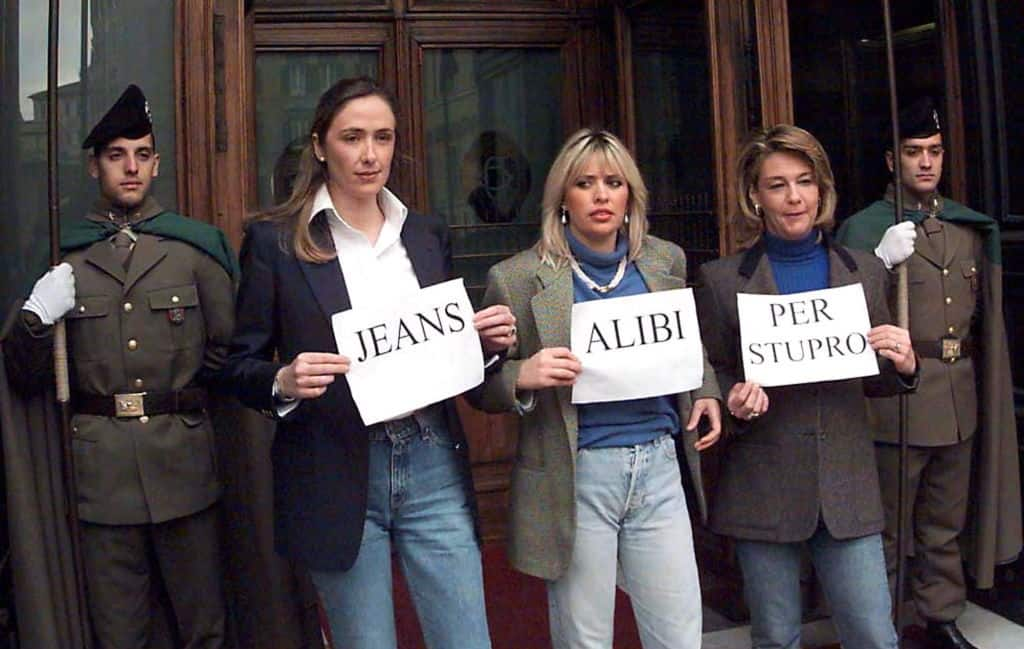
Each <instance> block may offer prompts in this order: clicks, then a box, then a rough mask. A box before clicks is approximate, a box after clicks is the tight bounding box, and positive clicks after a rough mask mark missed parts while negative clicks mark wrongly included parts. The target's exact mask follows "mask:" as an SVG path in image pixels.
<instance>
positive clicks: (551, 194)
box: [535, 128, 648, 268]
mask: <svg viewBox="0 0 1024 649" xmlns="http://www.w3.org/2000/svg"><path fill="white" fill-rule="evenodd" d="M593 156H600V158H599V159H600V161H601V162H602V163H604V164H605V165H606V166H607V167H608V168H609V169H611V170H614V171H615V172H617V173H619V174H621V175H622V177H623V178H624V179H625V181H626V185H628V186H629V202H628V204H627V205H626V214H628V215H629V223H628V224H626V225H625V226H623V228H622V229H621V230H620V232H621V233H622V234H623V235H625V236H626V238H627V240H628V241H629V253H628V257H629V259H630V260H633V259H635V258H636V257H637V255H639V254H640V248H641V247H642V246H643V241H644V235H646V234H647V227H648V226H647V186H646V185H645V184H644V179H643V178H642V177H641V176H640V170H639V169H638V168H637V166H636V161H634V160H633V156H632V155H630V153H629V150H627V149H626V145H624V144H623V143H622V142H621V141H620V140H619V138H617V137H615V136H614V135H612V134H611V133H609V132H608V131H597V130H593V129H589V128H585V129H581V130H579V131H576V132H575V133H573V134H572V135H570V136H569V139H568V140H566V142H565V144H564V145H562V149H561V150H560V151H559V152H558V156H556V157H555V161H554V162H553V163H551V169H550V171H548V177H547V180H546V181H545V182H544V197H543V199H542V201H541V217H540V239H539V240H538V241H537V245H536V246H535V249H536V250H537V254H538V255H540V258H541V261H542V262H543V263H545V264H548V265H549V266H553V267H555V268H558V267H561V266H564V265H566V264H568V263H569V258H570V257H571V256H572V253H570V252H569V242H568V240H567V239H566V237H565V226H564V225H563V224H562V218H561V208H562V204H563V203H564V201H565V192H566V190H567V189H569V186H570V185H571V184H572V183H573V182H574V181H575V180H576V178H577V176H579V174H580V172H581V171H582V170H583V167H584V166H586V164H587V163H588V162H590V159H591V158H592V157H593Z"/></svg>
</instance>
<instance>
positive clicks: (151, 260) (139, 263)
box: [124, 236, 167, 293]
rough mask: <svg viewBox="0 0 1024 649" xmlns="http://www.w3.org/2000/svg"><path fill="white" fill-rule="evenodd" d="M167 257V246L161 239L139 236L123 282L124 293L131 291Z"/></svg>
mask: <svg viewBox="0 0 1024 649" xmlns="http://www.w3.org/2000/svg"><path fill="white" fill-rule="evenodd" d="M166 256H167V246H166V245H165V244H164V242H163V239H160V238H157V237H154V236H140V237H139V239H138V241H136V242H135V250H134V251H133V252H132V260H131V263H129V264H128V276H127V277H126V278H125V280H124V291H125V293H127V292H128V291H130V290H131V289H132V286H133V285H134V284H135V282H137V281H139V278H140V277H142V276H143V275H145V274H146V273H147V272H149V269H150V268H152V267H153V266H156V265H157V264H159V263H160V262H161V261H163V258H164V257H166Z"/></svg>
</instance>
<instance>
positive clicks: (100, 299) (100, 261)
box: [5, 86, 237, 649]
mask: <svg viewBox="0 0 1024 649" xmlns="http://www.w3.org/2000/svg"><path fill="white" fill-rule="evenodd" d="M82 148H83V149H91V154H90V156H89V172H90V174H91V175H92V176H93V177H94V178H95V179H96V180H97V181H98V185H99V193H100V197H99V200H97V202H96V203H95V205H94V206H93V207H92V209H91V210H88V211H87V212H86V214H85V216H84V217H83V218H79V219H75V220H74V222H72V223H67V224H65V225H64V227H63V231H62V237H61V247H62V249H63V251H64V254H65V257H64V263H62V264H60V265H59V266H57V267H56V268H54V269H52V270H51V271H49V272H48V273H46V274H45V275H44V276H43V277H42V278H41V279H40V280H39V281H38V282H37V283H36V285H35V287H34V289H33V291H32V294H31V296H30V297H29V298H28V299H27V300H26V301H25V303H24V307H23V310H22V311H21V317H20V318H19V322H18V323H17V324H16V325H15V328H14V331H12V333H11V338H10V341H11V342H10V343H9V344H8V345H6V346H5V357H6V362H7V364H8V370H9V373H10V375H11V377H12V381H13V382H14V383H15V385H16V387H17V388H18V389H21V390H33V389H39V387H40V385H41V384H42V383H43V382H44V381H46V380H51V381H52V378H50V377H52V369H51V368H52V360H51V359H52V353H51V352H52V345H53V324H54V323H55V322H56V321H57V320H59V319H60V318H62V317H64V318H65V319H66V321H67V328H68V356H69V359H70V375H71V388H72V401H71V408H72V412H73V416H72V431H73V432H72V436H73V439H72V444H73V456H74V467H75V477H76V479H77V490H78V493H77V501H78V516H79V519H80V520H81V529H82V554H83V558H84V564H85V574H86V586H87V591H88V599H89V610H90V615H91V619H92V622H93V628H94V631H95V635H96V638H97V640H98V645H99V647H100V648H101V649H129V648H130V649H141V648H142V647H145V646H148V639H149V636H150V634H151V631H152V628H153V626H152V621H153V619H154V615H155V611H154V610H152V602H153V601H154V600H153V596H152V595H153V587H154V584H155V583H156V582H157V581H160V582H162V583H163V585H164V587H165V589H166V592H167V594H168V596H169V598H170V601H171V605H172V607H173V612H174V618H175V619H176V621H177V631H178V635H179V636H180V637H181V639H182V641H183V643H184V646H185V647H188V648H190V649H192V648H200V647H202V648H213V647H221V646H223V642H224V626H225V621H224V618H225V614H224V603H223V602H224V598H223V594H222V593H223V591H222V587H221V563H220V557H219V543H218V533H217V528H218V517H217V510H216V508H215V507H214V505H215V503H216V502H217V500H218V498H219V497H220V493H221V487H220V484H219V482H218V480H217V474H216V467H215V450H214V439H213V434H214V433H213V429H212V427H211V424H210V418H209V416H208V415H207V412H206V409H205V406H206V392H205V389H204V387H203V386H204V383H205V381H206V380H208V379H209V378H210V377H211V376H212V375H213V373H214V372H215V371H216V370H217V369H218V368H219V367H220V365H221V363H222V361H223V359H224V357H225V355H226V353H227V348H228V344H229V340H230V337H231V331H232V326H233V313H234V309H233V298H234V281H233V280H234V275H235V273H236V268H237V266H236V262H235V259H234V256H233V254H232V252H231V249H230V247H229V246H228V244H227V242H226V240H225V238H224V236H223V234H222V233H221V232H220V230H217V229H216V228H213V227H211V226H208V225H205V224H202V223H199V222H196V221H192V220H191V219H187V218H185V217H183V216H180V215H177V214H174V213H172V212H168V211H165V210H164V209H163V208H161V207H160V206H159V205H158V204H157V202H156V200H155V199H154V198H153V197H152V196H151V195H150V194H149V189H150V185H151V183H152V180H153V178H155V177H156V175H157V172H158V169H159V162H160V156H159V154H158V153H157V151H156V144H155V139H154V136H153V133H152V122H151V119H150V115H149V107H148V104H147V103H146V100H145V97H144V96H143V94H142V92H141V91H140V90H139V89H138V88H137V87H136V86H129V87H128V89H127V90H125V92H124V94H122V95H121V97H120V99H118V101H117V102H116V103H115V104H114V106H113V107H112V108H111V109H110V110H109V111H108V112H107V114H106V115H105V116H104V117H103V119H101V120H100V121H99V123H98V124H96V126H95V127H94V128H93V130H92V132H91V133H90V134H89V136H88V137H87V138H86V140H85V142H84V144H83V147H82Z"/></svg>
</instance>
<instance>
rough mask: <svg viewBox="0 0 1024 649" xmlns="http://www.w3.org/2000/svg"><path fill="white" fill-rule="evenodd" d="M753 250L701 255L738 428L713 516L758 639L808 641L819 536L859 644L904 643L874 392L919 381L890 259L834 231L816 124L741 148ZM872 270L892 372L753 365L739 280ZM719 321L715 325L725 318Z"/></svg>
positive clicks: (847, 631) (846, 627)
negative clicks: (806, 619)
mask: <svg viewBox="0 0 1024 649" xmlns="http://www.w3.org/2000/svg"><path fill="white" fill-rule="evenodd" d="M737 175H738V177H739V179H740V192H739V196H740V210H741V212H742V214H743V216H744V217H745V218H744V219H742V221H743V222H744V224H745V225H746V226H748V227H747V230H748V233H749V236H748V237H747V246H748V248H747V250H746V251H745V252H742V253H740V254H737V255H733V256H731V257H726V258H723V259H719V260H716V261H713V262H709V263H707V264H705V265H704V266H702V267H701V269H700V277H701V280H700V283H699V285H700V288H699V289H698V291H697V305H698V310H699V313H700V318H701V322H702V323H704V324H705V326H704V327H702V333H703V339H704V343H705V345H706V346H707V350H708V355H709V357H710V359H711V363H712V364H713V365H714V367H715V371H716V372H717V375H718V382H719V384H720V385H721V387H722V390H723V392H725V393H726V394H727V395H728V397H727V399H726V405H727V407H728V410H729V414H730V416H729V418H728V422H729V423H730V424H731V426H732V428H733V429H734V434H733V435H731V436H730V438H729V440H728V443H727V444H726V446H725V449H724V455H723V463H722V475H721V479H720V481H719V484H718V488H717V490H716V494H715V498H714V500H713V506H712V508H711V529H712V530H713V531H715V532H716V533H718V534H724V535H726V536H731V537H733V538H734V539H736V552H737V556H738V557H739V560H740V566H741V568H742V570H743V576H744V582H745V585H744V588H745V592H746V597H747V604H748V605H749V606H750V613H751V636H752V640H753V646H754V647H789V648H793V649H796V648H797V647H799V646H800V617H801V615H800V557H801V553H802V551H803V550H804V549H805V548H806V549H807V550H809V551H810V555H811V559H812V561H813V562H814V566H815V568H816V570H817V574H818V577H819V579H820V581H821V583H822V586H823V588H824V590H825V594H826V596H827V597H828V600H829V603H830V604H831V608H832V615H833V620H834V621H835V623H836V628H837V631H838V633H839V638H840V640H841V641H842V644H843V646H845V647H858V648H859V649H867V648H875V647H891V648H894V647H896V633H895V630H894V629H893V625H892V622H891V620H890V618H889V614H890V608H891V606H890V600H889V589H888V585H887V580H886V571H885V560H884V558H883V555H882V542H881V536H880V534H879V533H880V532H881V531H882V528H883V523H884V518H883V514H882V504H881V499H880V496H879V491H878V475H877V471H876V469H875V456H874V450H873V448H872V436H873V431H872V429H871V423H870V422H869V421H868V416H867V411H866V405H865V400H864V394H865V393H867V394H868V395H869V396H874V395H880V394H895V393H897V392H900V391H903V390H906V389H909V388H912V387H913V386H914V385H915V383H916V374H915V372H916V359H915V357H914V352H913V349H911V346H910V336H909V334H908V333H907V331H906V330H905V329H901V328H899V327H895V326H892V325H889V324H884V323H887V322H888V321H889V310H888V307H887V306H886V290H885V289H886V283H887V281H888V279H887V276H886V271H885V269H884V268H883V267H882V265H881V264H880V263H879V262H878V260H877V259H876V258H875V257H874V256H873V255H870V254H867V253H862V252H860V251H856V250H848V249H846V248H843V247H842V246H839V245H838V244H836V243H835V242H833V241H832V239H831V237H830V235H829V233H828V232H829V230H830V229H831V226H832V224H833V212H834V210H835V205H836V192H835V185H834V181H833V178H832V170H831V167H830V165H829V162H828V156H827V155H826V154H825V151H824V150H823V149H822V147H821V144H820V143H819V142H818V141H817V140H816V139H815V138H814V136H812V135H811V134H810V133H808V132H807V131H804V130H803V129H800V128H797V127H795V126H788V125H781V126H776V127H774V128H772V129H769V130H767V131H762V132H757V133H755V134H754V135H753V136H752V137H751V139H750V141H749V142H748V143H747V145H746V146H745V147H744V149H743V151H742V152H741V154H740V161H739V173H738V174H737ZM856 283H860V284H861V285H862V286H863V288H864V294H865V297H866V299H867V305H868V311H869V315H870V319H871V323H872V325H876V326H874V327H873V328H872V329H871V330H870V331H869V333H868V336H867V338H868V342H869V343H870V345H871V347H872V348H873V349H874V350H875V351H876V352H877V354H878V355H879V356H880V357H881V358H880V363H879V365H880V370H881V374H880V375H878V376H876V377H872V378H870V379H863V380H862V379H852V380H838V381H826V382H821V383H810V384H802V385H792V386H785V387H773V388H764V387H762V386H760V385H758V384H756V383H753V382H748V381H746V380H745V378H744V376H743V363H742V356H741V353H740V335H739V318H738V315H737V306H736V295H737V293H761V294H766V293H767V294H788V293H798V292H802V291H810V290H818V289H824V288H828V287H836V286H845V285H849V284H856ZM712 325H713V326H712Z"/></svg>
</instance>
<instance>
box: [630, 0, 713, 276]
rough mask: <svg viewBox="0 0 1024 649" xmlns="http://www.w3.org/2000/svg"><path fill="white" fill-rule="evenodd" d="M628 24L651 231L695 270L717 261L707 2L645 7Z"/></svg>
mask: <svg viewBox="0 0 1024 649" xmlns="http://www.w3.org/2000/svg"><path fill="white" fill-rule="evenodd" d="M629 20H630V40H631V43H632V59H633V104H634V106H635V108H634V123H635V133H636V155H637V161H638V163H639V165H640V171H641V172H642V173H643V176H644V181H645V182H646V183H647V187H648V189H649V190H650V201H649V206H648V213H649V217H650V221H651V233H652V234H655V235H657V236H659V237H662V238H664V239H668V240H670V241H674V242H675V243H677V244H679V245H680V246H682V247H683V248H684V249H685V250H686V253H687V257H688V258H689V268H690V269H691V270H692V269H696V268H697V266H699V265H700V263H701V262H703V261H706V260H708V259H713V258H714V257H717V256H718V225H717V220H716V217H715V215H714V213H713V206H714V175H713V173H714V166H713V160H712V140H711V94H710V90H711V78H710V72H709V69H708V47H707V37H706V34H705V30H706V24H707V23H706V19H705V16H704V3H698V2H691V3H679V2H675V1H674V0H661V1H657V2H647V3H644V4H642V5H640V6H638V7H636V8H635V9H633V10H631V11H630V13H629ZM727 211H728V210H727Z"/></svg>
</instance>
